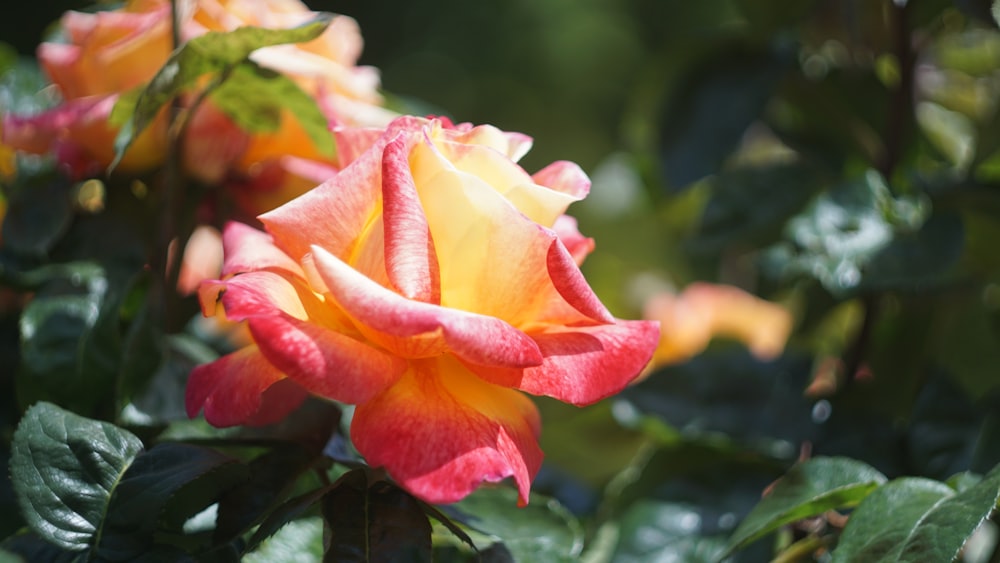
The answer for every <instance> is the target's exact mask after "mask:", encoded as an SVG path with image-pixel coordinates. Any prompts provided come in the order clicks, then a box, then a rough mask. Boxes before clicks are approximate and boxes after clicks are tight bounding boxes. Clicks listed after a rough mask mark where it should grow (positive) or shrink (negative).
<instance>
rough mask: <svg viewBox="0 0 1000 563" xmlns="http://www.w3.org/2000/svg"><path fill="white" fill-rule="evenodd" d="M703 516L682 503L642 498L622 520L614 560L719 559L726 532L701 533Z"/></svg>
mask: <svg viewBox="0 0 1000 563" xmlns="http://www.w3.org/2000/svg"><path fill="white" fill-rule="evenodd" d="M701 525H702V519H701V515H700V514H699V512H698V511H697V510H693V509H691V508H690V507H687V506H685V505H683V504H671V503H667V502H662V501H653V500H646V501H640V502H639V503H637V504H635V505H634V506H633V507H632V508H631V509H629V510H628V511H627V512H626V513H625V514H624V515H623V516H622V517H621V519H620V523H619V526H620V530H619V540H618V545H617V546H616V548H615V551H614V554H615V560H619V561H684V562H685V563H709V562H714V561H717V560H718V558H719V556H720V555H721V554H722V552H723V550H724V549H725V547H726V537H725V536H724V535H719V534H716V535H713V536H709V537H705V536H702V535H701V534H700V533H699V529H700V528H701Z"/></svg>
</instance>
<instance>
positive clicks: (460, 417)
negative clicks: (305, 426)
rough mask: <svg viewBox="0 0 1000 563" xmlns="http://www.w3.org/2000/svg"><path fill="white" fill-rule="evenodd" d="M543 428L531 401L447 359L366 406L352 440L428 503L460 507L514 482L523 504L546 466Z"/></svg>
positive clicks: (421, 364)
mask: <svg viewBox="0 0 1000 563" xmlns="http://www.w3.org/2000/svg"><path fill="white" fill-rule="evenodd" d="M538 429H539V420H538V413H537V411H536V410H535V407H534V404H533V403H532V402H531V400H530V399H528V398H527V397H526V396H524V395H522V394H520V393H518V392H517V391H512V390H510V389H504V388H502V387H497V386H494V385H490V384H488V383H485V382H483V381H482V380H480V379H479V378H478V377H476V376H475V375H473V374H471V373H469V372H468V371H467V370H466V369H465V368H464V367H463V366H462V365H461V364H459V363H458V362H457V361H456V360H455V359H454V358H450V357H447V356H444V357H441V358H436V359H433V360H424V361H416V362H413V369H412V370H411V371H409V372H408V373H407V374H406V375H405V376H403V378H402V379H401V380H400V381H399V382H398V383H397V384H396V385H394V386H392V387H391V388H389V389H388V390H387V391H385V392H384V393H382V394H381V395H379V396H377V397H375V399H373V400H372V401H370V402H368V403H365V404H363V405H359V406H358V408H357V410H356V411H355V413H354V420H353V422H352V424H351V439H352V440H353V441H354V444H355V445H356V446H357V448H358V451H359V452H361V454H362V455H363V456H365V459H366V460H367V461H368V463H369V464H370V465H372V466H374V467H379V466H381V467H385V468H386V470H387V471H388V472H389V474H390V475H392V477H393V478H394V479H395V480H396V482H398V483H399V484H400V485H402V486H403V487H405V488H406V489H407V490H409V491H410V492H412V493H413V494H414V495H416V496H418V497H420V498H422V499H423V500H425V501H427V502H431V503H448V502H455V501H458V500H461V499H462V498H464V497H465V496H466V495H468V494H469V493H471V492H472V491H473V490H475V489H476V488H477V487H478V486H479V485H480V484H481V483H482V482H484V481H486V482H496V481H500V480H502V479H505V478H507V477H513V478H514V481H515V483H516V484H517V488H518V492H519V500H518V502H519V504H521V505H524V504H527V502H528V492H529V489H530V486H531V480H532V479H533V478H534V476H535V474H536V473H537V472H538V469H539V467H540V466H541V461H542V452H541V450H540V449H539V447H538V443H537V436H538Z"/></svg>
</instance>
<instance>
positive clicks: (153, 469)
mask: <svg viewBox="0 0 1000 563" xmlns="http://www.w3.org/2000/svg"><path fill="white" fill-rule="evenodd" d="M227 467H232V468H233V469H236V470H237V471H236V472H226V473H225V474H224V477H225V478H224V479H221V480H218V479H213V477H215V472H218V471H219V470H221V469H225V468H227ZM240 469H242V468H241V467H240V466H239V465H238V464H235V463H234V460H233V459H232V458H230V457H228V456H226V455H223V454H221V453H219V452H217V451H215V450H212V449H210V448H203V447H198V446H192V445H188V444H175V443H163V444H158V445H156V446H155V447H153V448H152V449H150V450H149V451H148V452H145V453H143V454H142V455H139V456H138V457H136V459H135V461H134V462H133V463H132V465H131V467H129V468H128V470H127V471H126V472H125V474H124V475H123V476H122V479H121V482H120V483H119V484H118V487H117V488H116V489H115V491H114V495H113V496H112V498H111V502H110V505H109V506H108V514H107V518H106V519H105V521H104V523H103V525H102V527H101V535H100V538H99V542H98V543H97V554H98V555H99V556H100V557H103V558H106V559H109V560H112V561H124V560H129V559H131V558H135V557H138V556H140V555H142V554H143V553H145V551H146V550H148V549H150V548H151V547H152V545H153V543H154V533H155V532H156V531H157V530H158V529H169V528H171V527H174V528H179V527H180V524H183V522H184V520H185V519H186V518H187V517H190V516H193V515H194V514H196V513H197V512H199V511H201V510H202V509H203V508H205V506H207V505H208V504H211V503H212V502H214V499H215V498H217V496H218V494H219V489H220V488H221V489H226V488H232V487H235V486H237V485H238V484H239V483H240V482H242V480H243V479H245V477H246V475H245V473H246V472H245V469H244V470H243V471H238V470H240ZM241 473H242V475H241ZM219 481H222V482H219ZM198 485H207V486H203V487H202V488H199V489H196V493H198V494H194V495H187V497H186V498H185V499H184V500H185V501H188V502H186V503H181V504H185V506H172V507H171V510H169V511H168V510H167V508H168V504H173V502H172V501H174V495H176V494H178V493H179V491H181V489H183V488H187V487H192V486H193V487H197V486H198ZM178 521H179V522H178Z"/></svg>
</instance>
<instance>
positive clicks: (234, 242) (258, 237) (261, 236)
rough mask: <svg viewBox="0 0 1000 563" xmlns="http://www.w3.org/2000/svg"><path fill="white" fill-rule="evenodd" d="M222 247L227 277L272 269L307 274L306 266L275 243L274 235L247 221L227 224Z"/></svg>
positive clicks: (300, 274) (223, 268)
mask: <svg viewBox="0 0 1000 563" xmlns="http://www.w3.org/2000/svg"><path fill="white" fill-rule="evenodd" d="M222 248H223V251H224V254H225V261H224V262H223V266H222V275H223V276H231V275H233V274H240V273H243V272H252V271H254V270H269V269H278V270H285V271H287V272H289V273H291V274H294V275H297V276H300V277H301V276H302V275H303V273H302V268H301V267H299V265H298V264H297V263H296V262H295V261H294V260H292V259H291V258H289V256H288V255H287V254H285V253H284V252H282V251H281V250H279V249H278V248H277V247H276V246H274V239H273V238H272V237H271V235H269V234H267V233H265V232H262V231H260V230H257V229H255V228H253V227H251V226H249V225H246V224H244V223H239V222H236V221H230V222H229V223H226V226H225V228H224V229H223V231H222Z"/></svg>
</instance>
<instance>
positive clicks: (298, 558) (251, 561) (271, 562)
mask: <svg viewBox="0 0 1000 563" xmlns="http://www.w3.org/2000/svg"><path fill="white" fill-rule="evenodd" d="M322 560H323V519H322V518H319V517H313V518H303V519H301V520H295V521H293V522H289V523H288V524H286V525H285V526H284V527H283V528H281V529H280V530H278V532H277V533H275V534H274V535H273V536H271V537H270V538H268V539H267V540H266V541H264V543H262V544H261V545H260V547H258V548H257V549H256V550H254V551H252V552H250V553H246V554H244V555H243V558H242V561H243V562H244V563H320V561H322Z"/></svg>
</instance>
